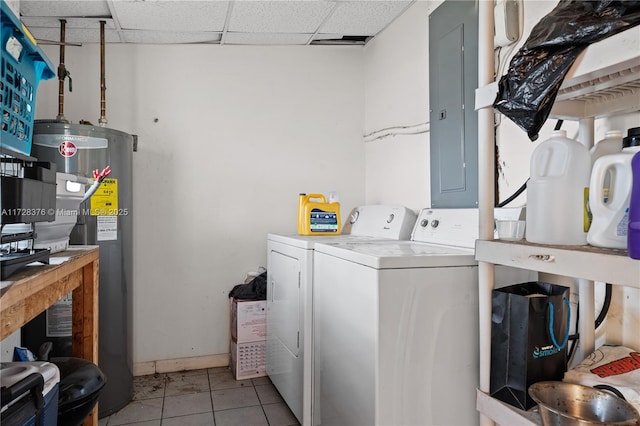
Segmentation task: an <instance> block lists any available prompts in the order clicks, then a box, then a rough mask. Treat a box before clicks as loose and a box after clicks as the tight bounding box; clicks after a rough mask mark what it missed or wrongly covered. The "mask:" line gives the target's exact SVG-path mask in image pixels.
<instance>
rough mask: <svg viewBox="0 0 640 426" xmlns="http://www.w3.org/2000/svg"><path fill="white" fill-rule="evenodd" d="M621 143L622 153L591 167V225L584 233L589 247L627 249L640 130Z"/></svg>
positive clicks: (603, 159) (636, 130) (633, 132)
mask: <svg viewBox="0 0 640 426" xmlns="http://www.w3.org/2000/svg"><path fill="white" fill-rule="evenodd" d="M622 143H623V145H622V146H623V148H622V152H620V153H619V154H610V155H605V156H603V157H600V158H599V159H597V160H596V162H595V163H594V165H593V170H592V172H591V181H590V183H589V208H590V210H591V215H592V222H591V227H590V228H589V233H588V234H587V242H588V243H589V244H591V245H592V246H598V247H608V248H620V249H624V248H627V234H628V231H629V204H630V198H631V184H632V181H633V177H632V171H631V160H632V159H633V156H634V155H635V154H636V153H637V152H640V127H636V128H633V129H629V131H628V135H627V137H625V138H624V139H623V142H622ZM607 180H609V183H607ZM607 191H608V194H607V193H606V192H607Z"/></svg>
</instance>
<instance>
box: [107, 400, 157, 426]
mask: <svg viewBox="0 0 640 426" xmlns="http://www.w3.org/2000/svg"><path fill="white" fill-rule="evenodd" d="M162 404H163V398H153V399H145V400H142V401H133V402H130V403H129V404H127V406H125V407H124V408H123V409H122V410H120V411H118V412H117V413H114V414H112V415H111V416H110V417H109V421H108V423H107V424H108V425H109V426H115V425H126V424H129V423H135V422H143V421H147V420H158V419H160V418H161V417H162Z"/></svg>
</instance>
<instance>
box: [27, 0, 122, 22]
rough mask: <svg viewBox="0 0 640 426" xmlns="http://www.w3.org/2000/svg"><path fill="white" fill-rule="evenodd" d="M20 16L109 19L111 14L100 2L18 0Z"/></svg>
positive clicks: (87, 0)
mask: <svg viewBox="0 0 640 426" xmlns="http://www.w3.org/2000/svg"><path fill="white" fill-rule="evenodd" d="M20 14H21V15H22V16H60V17H66V18H71V17H82V16H101V17H109V16H111V12H110V11H109V6H108V5H107V2H106V1H102V0H80V1H78V0H55V1H52V0H44V1H43V0H20Z"/></svg>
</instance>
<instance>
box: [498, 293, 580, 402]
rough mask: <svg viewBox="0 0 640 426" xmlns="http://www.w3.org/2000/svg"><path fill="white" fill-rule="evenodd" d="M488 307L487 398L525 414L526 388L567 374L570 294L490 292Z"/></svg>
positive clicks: (529, 400)
mask: <svg viewBox="0 0 640 426" xmlns="http://www.w3.org/2000/svg"><path fill="white" fill-rule="evenodd" d="M491 305H492V306H491V307H492V315H491V376H490V393H491V396H492V397H494V398H497V399H499V400H501V401H504V402H506V403H508V404H510V405H513V406H514V407H517V408H520V409H522V410H528V409H529V408H531V407H533V406H535V405H536V403H535V402H534V401H533V399H532V398H531V397H530V396H529V394H528V389H529V386H530V385H532V384H534V383H536V382H539V381H544V380H562V377H563V376H564V373H565V371H566V370H567V341H568V338H569V321H570V309H571V308H570V305H569V288H568V287H564V286H559V285H555V284H549V283H543V282H529V283H524V284H516V285H512V286H509V287H504V288H500V289H496V290H493V292H492V295H491Z"/></svg>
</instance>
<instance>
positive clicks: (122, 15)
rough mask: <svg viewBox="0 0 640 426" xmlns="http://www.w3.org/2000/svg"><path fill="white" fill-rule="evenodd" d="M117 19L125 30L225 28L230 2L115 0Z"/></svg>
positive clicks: (114, 8) (208, 29) (215, 29)
mask: <svg viewBox="0 0 640 426" xmlns="http://www.w3.org/2000/svg"><path fill="white" fill-rule="evenodd" d="M112 4H113V10H114V14H115V16H114V18H115V19H116V20H117V21H118V22H119V23H120V27H121V28H122V29H126V30H162V31H222V30H223V29H224V22H225V19H226V16H227V8H228V7H229V2H227V1H191V0H188V1H176V0H147V1H114V2H113V3H112Z"/></svg>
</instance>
